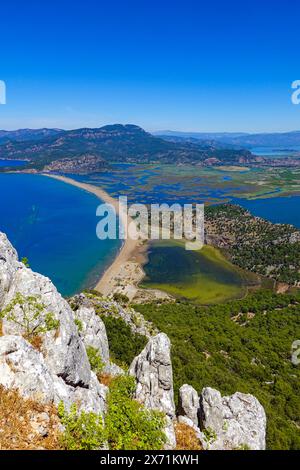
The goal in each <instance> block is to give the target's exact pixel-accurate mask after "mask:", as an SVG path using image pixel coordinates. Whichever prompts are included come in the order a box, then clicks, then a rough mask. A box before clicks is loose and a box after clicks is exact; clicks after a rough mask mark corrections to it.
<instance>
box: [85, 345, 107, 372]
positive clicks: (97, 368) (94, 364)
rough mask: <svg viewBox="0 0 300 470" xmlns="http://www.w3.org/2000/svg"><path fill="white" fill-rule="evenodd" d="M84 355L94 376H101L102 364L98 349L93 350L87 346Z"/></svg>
mask: <svg viewBox="0 0 300 470" xmlns="http://www.w3.org/2000/svg"><path fill="white" fill-rule="evenodd" d="M86 353H87V357H88V359H89V363H90V366H91V369H92V371H93V372H95V374H101V372H102V371H103V368H104V362H103V361H102V358H101V355H100V352H99V349H97V348H94V347H93V346H87V347H86Z"/></svg>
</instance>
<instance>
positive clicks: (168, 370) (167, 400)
mask: <svg viewBox="0 0 300 470" xmlns="http://www.w3.org/2000/svg"><path fill="white" fill-rule="evenodd" d="M170 347H171V345H170V340H169V338H168V337H167V335H165V334H164V333H160V334H158V335H157V336H154V337H153V338H151V339H150V340H149V341H148V343H147V345H146V346H145V348H144V349H143V351H142V352H141V353H140V354H139V355H138V356H137V357H136V358H135V359H134V360H133V362H132V364H131V366H130V369H129V373H130V374H131V375H133V376H134V377H135V378H136V382H137V387H136V399H137V400H138V401H139V402H141V403H143V404H144V405H145V406H146V408H149V409H152V410H160V411H163V412H164V413H166V415H168V416H170V418H173V417H174V416H175V405H174V396H173V374H172V363H171V357H170Z"/></svg>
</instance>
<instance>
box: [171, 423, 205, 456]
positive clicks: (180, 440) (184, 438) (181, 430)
mask: <svg viewBox="0 0 300 470" xmlns="http://www.w3.org/2000/svg"><path fill="white" fill-rule="evenodd" d="M175 434H176V450H202V447H201V443H200V440H199V439H198V438H197V436H196V432H195V430H194V429H193V428H191V427H190V426H188V425H187V424H185V423H176V425H175Z"/></svg>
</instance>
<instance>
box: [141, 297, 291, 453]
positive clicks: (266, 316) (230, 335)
mask: <svg viewBox="0 0 300 470" xmlns="http://www.w3.org/2000/svg"><path fill="white" fill-rule="evenodd" d="M135 308H136V309H137V310H138V311H140V312H141V313H142V314H143V315H144V317H145V318H146V319H147V320H151V321H152V322H153V323H154V324H155V325H156V326H157V327H158V328H159V329H160V330H161V331H163V332H165V333H166V334H167V335H168V336H169V337H170V339H171V342H172V361H173V372H174V381H175V395H176V392H177V391H178V388H179V387H180V386H181V385H182V384H184V383H188V384H191V385H192V386H194V387H195V388H196V390H198V391H200V390H201V389H202V388H203V387H204V386H210V387H215V388H217V389H218V390H220V391H221V392H222V393H223V394H232V393H234V392H236V391H241V392H244V393H251V394H253V395H255V396H256V397H257V398H258V399H259V400H260V402H261V403H262V405H263V406H264V408H265V410H266V414H267V418H268V424H267V445H268V448H271V449H300V430H299V425H300V366H295V365H293V364H292V362H291V345H292V343H293V342H294V341H295V340H298V339H300V294H299V293H297V294H295V295H291V294H290V295H276V294H272V293H271V292H269V291H267V292H265V291H260V292H257V293H255V294H253V295H252V296H248V297H247V298H246V299H244V300H239V301H238V300H236V301H232V302H229V303H227V304H223V305H217V306H211V307H201V306H197V305H195V304H191V303H188V302H180V301H178V302H177V303H175V304H168V303H165V304H148V305H137V306H136V307H135Z"/></svg>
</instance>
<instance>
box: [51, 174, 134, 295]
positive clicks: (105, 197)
mask: <svg viewBox="0 0 300 470" xmlns="http://www.w3.org/2000/svg"><path fill="white" fill-rule="evenodd" d="M43 176H47V177H48V178H54V179H56V180H59V181H63V182H64V183H67V184H71V185H73V186H76V187H77V188H80V189H83V190H84V191H87V192H89V193H92V194H95V196H97V197H98V198H99V199H100V200H101V201H104V202H106V203H108V204H111V205H112V206H113V207H114V208H115V210H116V213H117V214H118V215H119V217H120V218H121V221H122V223H123V225H125V224H126V221H125V216H124V214H123V213H122V211H121V213H120V211H119V204H118V201H117V200H116V199H114V198H113V197H111V196H110V195H109V194H108V193H107V192H106V191H104V190H103V189H101V188H99V187H97V186H93V185H92V184H87V183H80V182H79V181H76V180H73V179H72V178H68V177H66V176H59V175H53V174H48V173H43ZM122 219H123V220H122ZM131 221H133V220H132V219H131V218H130V217H128V219H127V223H128V224H129V223H130V222H131ZM140 247H141V241H140V240H133V239H132V238H126V239H125V240H124V243H123V245H122V248H121V250H120V251H119V253H118V255H117V257H116V258H115V260H114V261H113V263H112V264H111V265H110V267H109V268H108V269H107V270H106V271H105V273H104V274H103V276H102V277H101V279H100V280H99V282H98V283H97V285H96V286H95V289H96V290H98V291H99V292H101V293H102V294H103V295H105V296H107V295H109V294H110V293H112V292H113V291H114V290H115V288H116V285H117V283H118V279H119V276H120V273H121V272H122V276H123V277H124V274H125V273H124V270H125V271H127V275H128V274H129V277H133V278H134V277H138V278H140V277H142V269H141V268H140V270H141V272H139V269H138V268H139V263H138V262H130V260H132V259H134V258H135V256H137V257H138V256H139V254H138V253H139V248H140ZM128 271H130V272H128ZM133 280H134V279H133Z"/></svg>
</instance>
